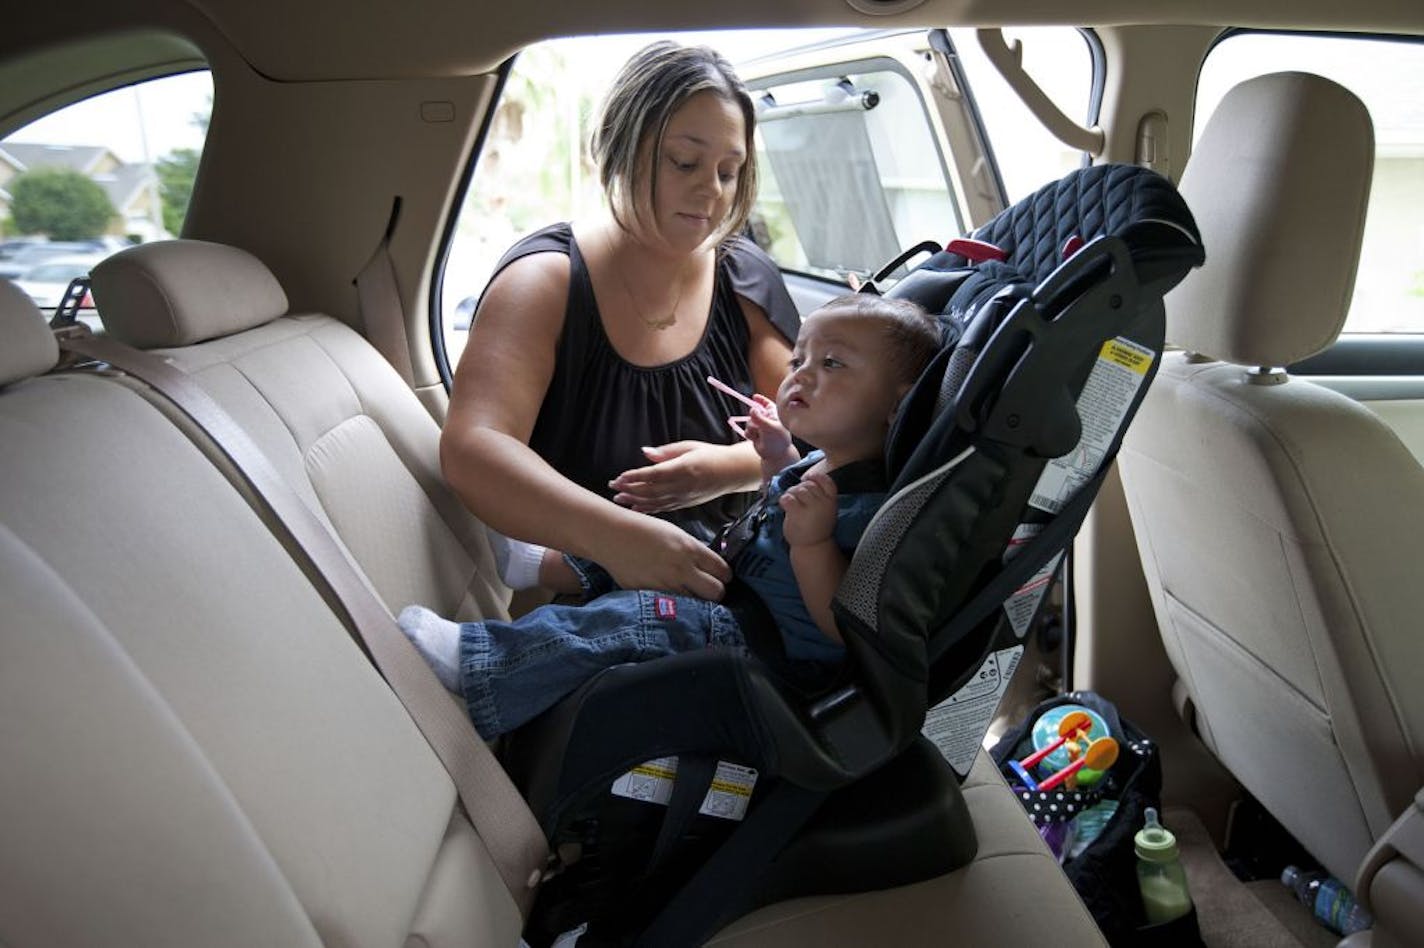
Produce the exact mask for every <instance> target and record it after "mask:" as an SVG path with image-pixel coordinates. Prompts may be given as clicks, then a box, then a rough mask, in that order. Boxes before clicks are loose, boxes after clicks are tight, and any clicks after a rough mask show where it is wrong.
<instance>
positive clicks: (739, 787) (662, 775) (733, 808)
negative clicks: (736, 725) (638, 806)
mask: <svg viewBox="0 0 1424 948" xmlns="http://www.w3.org/2000/svg"><path fill="white" fill-rule="evenodd" d="M676 777H677V758H676V757H659V758H657V759H655V760H649V761H646V762H644V763H641V764H639V765H638V766H636V767H634V768H633V769H632V770H630V771H628V772H627V773H626V774H624V775H623V776H621V777H619V778H618V779H617V780H615V781H613V790H612V792H613V795H614V796H615V797H627V798H628V799H630V800H639V801H641V802H643V803H656V804H658V805H659V806H667V804H668V801H669V800H671V799H672V784H673V780H674V778H676ZM756 781H757V772H756V770H755V769H753V768H751V767H743V766H742V765H741V764H729V763H727V762H726V761H725V760H719V761H717V773H716V775H715V776H714V777H713V778H712V786H711V787H710V788H709V789H708V791H707V796H706V797H705V798H703V800H702V806H700V807H699V808H698V810H697V812H698V813H701V814H703V815H704V816H716V817H720V818H721V819H724V820H740V819H742V818H743V817H744V816H746V815H747V805H748V804H749V803H750V802H751V799H752V788H753V787H755V786H756Z"/></svg>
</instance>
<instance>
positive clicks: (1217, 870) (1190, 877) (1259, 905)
mask: <svg viewBox="0 0 1424 948" xmlns="http://www.w3.org/2000/svg"><path fill="white" fill-rule="evenodd" d="M1162 823H1163V825H1164V826H1166V827H1167V829H1169V830H1171V831H1172V832H1173V833H1175V834H1176V836H1177V846H1178V849H1179V850H1180V851H1181V854H1182V867H1183V868H1184V869H1185V870H1186V873H1187V884H1188V885H1189V886H1190V887H1191V891H1192V901H1193V902H1195V903H1196V907H1197V922H1198V925H1199V926H1200V928H1201V935H1202V941H1203V942H1204V943H1205V944H1206V946H1207V948H1333V946H1334V945H1335V943H1336V941H1337V939H1336V937H1335V936H1334V935H1332V934H1331V933H1330V932H1328V931H1326V930H1325V929H1324V928H1321V927H1319V926H1317V925H1316V924H1315V923H1314V921H1313V920H1312V919H1311V917H1310V915H1309V914H1308V913H1307V912H1306V910H1305V907H1304V906H1302V905H1300V904H1299V903H1297V902H1295V901H1294V896H1292V895H1291V894H1290V893H1289V892H1287V891H1286V889H1285V887H1284V886H1282V885H1280V884H1279V883H1274V882H1269V883H1268V882H1253V883H1250V884H1249V885H1248V884H1245V883H1243V882H1241V880H1239V879H1237V878H1236V876H1235V875H1233V874H1232V872H1231V870H1230V869H1228V868H1226V864H1225V863H1224V862H1222V861H1221V857H1220V856H1219V855H1217V852H1216V847H1215V845H1213V843H1212V841H1211V837H1210V836H1209V835H1208V834H1207V831H1206V827H1205V826H1204V825H1203V824H1202V821H1201V820H1200V818H1198V817H1197V815H1196V814H1195V813H1193V812H1192V811H1191V810H1188V809H1184V808H1180V807H1169V808H1167V809H1166V810H1164V811H1163V813H1162ZM1271 886H1273V887H1274V888H1275V889H1276V890H1279V892H1278V893H1277V892H1273V891H1271V890H1270V889H1269V888H1268V887H1271ZM1258 893H1259V894H1260V897H1258ZM1277 894H1279V896H1280V898H1279V899H1278V898H1276V895H1277ZM1267 903H1270V904H1269V907H1268V905H1267ZM1278 914H1279V915H1281V916H1284V917H1286V918H1288V919H1290V920H1291V924H1290V925H1289V926H1288V925H1287V924H1285V923H1283V922H1282V920H1281V918H1280V917H1278ZM1322 936H1323V937H1322Z"/></svg>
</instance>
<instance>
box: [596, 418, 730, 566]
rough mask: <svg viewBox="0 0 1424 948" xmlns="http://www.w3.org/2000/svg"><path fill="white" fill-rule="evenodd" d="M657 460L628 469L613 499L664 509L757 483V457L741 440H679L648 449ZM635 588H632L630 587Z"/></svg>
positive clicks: (642, 510)
mask: <svg viewBox="0 0 1424 948" xmlns="http://www.w3.org/2000/svg"><path fill="white" fill-rule="evenodd" d="M643 454H644V456H645V457H647V459H648V460H649V461H652V462H653V463H652V464H650V465H648V466H647V467H639V468H634V469H632V470H629V471H624V472H623V473H622V474H619V475H618V476H617V477H615V478H614V479H613V480H611V481H609V482H608V486H609V487H610V488H612V489H613V490H614V491H616V492H617V493H615V494H614V495H613V502H614V503H615V504H621V505H622V506H624V507H628V508H630V509H632V510H636V511H638V512H639V513H664V512H666V511H669V510H681V509H683V508H684V507H695V506H696V505H697V504H700V503H703V502H705V501H708V500H711V499H713V498H714V497H721V496H722V495H723V494H728V493H731V492H732V491H737V490H751V489H754V488H755V486H756V474H755V471H756V467H755V466H754V462H755V458H753V457H751V452H749V451H748V450H747V449H746V448H745V447H743V446H742V445H725V444H711V443H709V442H706V441H674V442H673V443H672V444H664V445H659V446H658V447H655V448H644V449H643ZM629 588H633V587H629Z"/></svg>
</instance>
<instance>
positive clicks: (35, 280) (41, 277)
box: [14, 253, 106, 309]
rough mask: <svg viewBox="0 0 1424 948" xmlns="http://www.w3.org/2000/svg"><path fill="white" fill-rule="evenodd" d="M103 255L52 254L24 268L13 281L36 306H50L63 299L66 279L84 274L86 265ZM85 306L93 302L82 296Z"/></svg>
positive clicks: (50, 307) (89, 306) (86, 274)
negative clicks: (69, 255)
mask: <svg viewBox="0 0 1424 948" xmlns="http://www.w3.org/2000/svg"><path fill="white" fill-rule="evenodd" d="M105 256H106V255H105V254H101V253H99V254H87V255H83V256H72V257H56V258H54V259H52V260H47V261H45V262H44V263H41V264H38V265H37V266H34V267H31V268H30V269H29V270H26V271H25V273H24V274H23V275H21V276H20V277H18V278H17V279H15V281H14V283H15V285H16V286H18V287H19V288H20V289H22V290H24V291H25V293H26V295H28V296H29V298H30V299H32V300H34V301H35V305H36V306H38V307H39V308H40V309H54V308H55V307H56V306H58V305H59V301H60V300H61V299H63V298H64V291H65V290H66V289H68V288H69V284H70V282H71V281H72V280H74V279H75V278H76V277H82V276H88V275H89V270H90V268H91V267H93V266H94V264H96V263H98V262H99V261H100V260H103V259H104V257H105ZM85 306H86V308H92V306H93V304H92V303H91V302H89V301H88V300H87V299H86V301H85Z"/></svg>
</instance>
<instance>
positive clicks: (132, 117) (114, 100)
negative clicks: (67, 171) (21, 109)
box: [6, 72, 213, 162]
mask: <svg viewBox="0 0 1424 948" xmlns="http://www.w3.org/2000/svg"><path fill="white" fill-rule="evenodd" d="M212 88H213V86H212V80H211V79H209V78H208V74H207V73H206V72H197V73H187V74H185V75H181V76H170V77H168V78H166V79H159V80H156V81H154V82H148V83H144V84H142V85H141V86H130V87H129V88H127V89H121V90H118V91H116V92H112V93H109V94H108V95H104V96H98V97H96V98H94V99H90V100H88V101H86V102H81V103H79V104H77V105H73V106H70V107H69V108H67V109H62V110H61V111H59V112H56V113H54V114H53V115H49V116H46V117H44V118H42V119H40V120H39V121H37V122H32V123H30V124H29V125H27V126H25V127H24V128H22V129H20V130H19V131H18V132H15V133H14V134H12V135H11V136H9V137H8V138H7V139H6V141H15V142H27V143H32V144H45V145H108V146H109V147H110V148H112V149H113V150H114V152H115V153H116V154H118V156H119V158H120V159H122V160H123V161H125V162H137V161H145V160H147V161H153V160H157V159H158V158H160V157H162V156H163V155H165V154H167V153H168V152H170V151H173V150H174V149H176V148H194V149H201V148H202V145H203V133H202V130H201V129H200V128H199V127H198V126H197V125H195V124H194V122H193V116H194V114H195V113H196V114H206V113H207V112H208V110H209V108H210V106H211V101H212Z"/></svg>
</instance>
